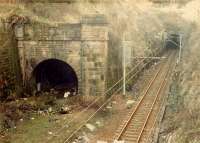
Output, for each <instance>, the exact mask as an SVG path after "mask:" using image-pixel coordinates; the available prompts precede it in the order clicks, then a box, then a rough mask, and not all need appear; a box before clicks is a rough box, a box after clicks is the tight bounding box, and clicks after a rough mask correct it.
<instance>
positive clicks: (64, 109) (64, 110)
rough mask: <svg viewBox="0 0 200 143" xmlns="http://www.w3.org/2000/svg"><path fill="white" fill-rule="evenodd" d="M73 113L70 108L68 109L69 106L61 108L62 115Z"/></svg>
mask: <svg viewBox="0 0 200 143" xmlns="http://www.w3.org/2000/svg"><path fill="white" fill-rule="evenodd" d="M70 111H71V108H70V107H67V106H64V107H61V109H60V112H59V113H60V114H69V113H70Z"/></svg>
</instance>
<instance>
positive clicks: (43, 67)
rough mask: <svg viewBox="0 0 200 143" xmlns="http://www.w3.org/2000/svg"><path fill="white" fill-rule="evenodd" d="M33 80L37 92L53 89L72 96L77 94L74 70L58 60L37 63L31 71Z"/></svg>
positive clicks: (76, 79) (76, 80)
mask: <svg viewBox="0 0 200 143" xmlns="http://www.w3.org/2000/svg"><path fill="white" fill-rule="evenodd" d="M33 78H34V80H35V82H36V85H37V86H36V87H37V90H38V91H47V90H50V89H54V90H59V91H69V92H70V93H73V94H74V95H75V94H77V92H78V78H77V75H76V73H75V71H74V69H73V68H72V67H71V66H70V65H69V64H67V63H66V62H64V61H61V60H58V59H48V60H44V61H42V62H41V63H39V64H38V65H37V66H36V67H35V69H34V71H33Z"/></svg>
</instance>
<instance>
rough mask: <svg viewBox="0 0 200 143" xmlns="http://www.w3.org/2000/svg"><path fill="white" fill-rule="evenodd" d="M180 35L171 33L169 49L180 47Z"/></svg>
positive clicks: (167, 46)
mask: <svg viewBox="0 0 200 143" xmlns="http://www.w3.org/2000/svg"><path fill="white" fill-rule="evenodd" d="M179 38H180V35H178V34H171V35H170V38H169V40H170V41H167V43H166V45H165V46H166V48H169V49H178V48H179V47H180V39H179Z"/></svg>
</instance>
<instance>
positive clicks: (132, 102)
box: [126, 100, 135, 108]
mask: <svg viewBox="0 0 200 143" xmlns="http://www.w3.org/2000/svg"><path fill="white" fill-rule="evenodd" d="M134 103H135V101H134V100H128V101H127V102H126V107H127V108H131V107H132V105H133V104H134Z"/></svg>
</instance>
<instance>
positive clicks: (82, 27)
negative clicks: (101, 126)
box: [15, 16, 108, 95]
mask: <svg viewBox="0 0 200 143" xmlns="http://www.w3.org/2000/svg"><path fill="white" fill-rule="evenodd" d="M15 34H16V37H17V39H18V49H19V55H20V66H21V71H22V77H23V81H24V84H25V85H26V84H27V81H28V80H29V79H30V78H31V74H32V71H33V70H34V68H35V67H36V66H37V65H38V64H39V63H40V62H42V61H43V60H46V59H51V58H54V59H59V60H62V61H65V62H66V63H68V64H69V65H70V66H72V68H73V69H74V70H75V72H76V74H77V76H78V79H79V93H80V94H83V95H101V94H103V93H104V91H105V88H106V70H107V64H106V63H107V48H108V47H107V40H108V32H107V24H106V22H105V20H104V18H103V17H102V16H95V17H94V16H86V17H83V18H82V20H81V21H80V23H75V24H65V23H62V24H57V25H48V24H41V23H32V24H26V25H25V26H21V25H17V26H16V27H15Z"/></svg>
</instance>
